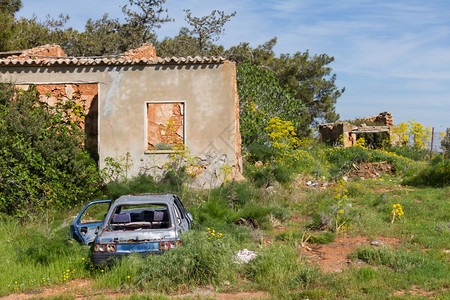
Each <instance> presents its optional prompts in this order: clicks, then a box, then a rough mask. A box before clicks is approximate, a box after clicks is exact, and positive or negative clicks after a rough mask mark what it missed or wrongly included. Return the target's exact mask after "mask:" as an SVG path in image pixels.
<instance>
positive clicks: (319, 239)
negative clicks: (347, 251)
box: [308, 231, 336, 244]
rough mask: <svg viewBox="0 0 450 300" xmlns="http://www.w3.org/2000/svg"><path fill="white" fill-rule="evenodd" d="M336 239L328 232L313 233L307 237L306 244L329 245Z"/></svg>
mask: <svg viewBox="0 0 450 300" xmlns="http://www.w3.org/2000/svg"><path fill="white" fill-rule="evenodd" d="M335 239H336V233H334V232H330V231H324V232H317V233H316V232H314V233H311V234H310V235H309V238H308V242H310V243H312V244H329V243H332V242H334V240H335Z"/></svg>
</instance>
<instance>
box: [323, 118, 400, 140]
mask: <svg viewBox="0 0 450 300" xmlns="http://www.w3.org/2000/svg"><path fill="white" fill-rule="evenodd" d="M393 126H394V121H393V118H392V114H391V113H389V112H382V113H380V114H378V115H376V116H372V117H366V118H362V119H356V120H354V121H348V122H338V123H327V124H320V125H319V133H320V139H321V141H322V142H324V143H326V144H328V145H337V144H342V145H343V146H344V147H351V146H354V145H355V144H356V141H357V140H358V139H359V138H360V137H366V136H368V134H372V136H374V137H377V136H379V138H378V139H377V140H380V141H381V140H383V139H386V138H389V140H390V143H391V145H393V144H396V143H397V141H396V140H395V139H392V138H391V135H390V129H391V127H393Z"/></svg>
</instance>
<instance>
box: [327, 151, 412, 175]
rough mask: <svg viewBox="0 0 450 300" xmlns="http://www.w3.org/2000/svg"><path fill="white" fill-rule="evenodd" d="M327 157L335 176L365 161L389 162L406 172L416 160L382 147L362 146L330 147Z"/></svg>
mask: <svg viewBox="0 0 450 300" xmlns="http://www.w3.org/2000/svg"><path fill="white" fill-rule="evenodd" d="M325 156H326V159H327V161H328V162H329V163H330V173H331V175H332V176H334V177H338V176H340V175H343V174H345V173H346V172H348V171H349V170H351V169H352V168H353V167H354V166H355V165H358V164H360V163H363V162H387V163H388V164H391V165H392V166H394V167H395V171H396V173H402V172H406V171H407V170H408V169H410V168H411V167H412V166H414V165H415V162H414V161H413V160H411V159H409V158H405V157H402V156H399V155H397V154H395V153H392V152H389V151H386V150H381V149H376V150H373V149H367V148H364V147H361V146H354V147H348V148H342V147H339V148H329V149H328V151H326V154H325Z"/></svg>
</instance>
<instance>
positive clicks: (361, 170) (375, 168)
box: [347, 162, 395, 179]
mask: <svg viewBox="0 0 450 300" xmlns="http://www.w3.org/2000/svg"><path fill="white" fill-rule="evenodd" d="M384 174H389V175H394V174H395V167H394V166H392V165H390V164H388V163H387V162H373V163H369V162H363V163H360V164H358V165H356V164H353V168H352V169H351V170H350V171H349V172H348V173H347V176H348V177H349V178H355V177H359V178H361V179H369V178H372V179H376V178H379V177H381V176H383V175H384Z"/></svg>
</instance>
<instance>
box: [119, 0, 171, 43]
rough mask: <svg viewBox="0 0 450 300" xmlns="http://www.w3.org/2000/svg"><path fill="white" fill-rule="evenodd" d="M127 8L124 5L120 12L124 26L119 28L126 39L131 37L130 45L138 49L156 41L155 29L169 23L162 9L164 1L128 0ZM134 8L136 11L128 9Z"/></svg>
mask: <svg viewBox="0 0 450 300" xmlns="http://www.w3.org/2000/svg"><path fill="white" fill-rule="evenodd" d="M128 1H129V6H128V5H124V6H123V7H122V12H123V13H124V14H125V20H126V21H127V23H126V24H124V26H123V27H122V28H121V30H122V32H124V33H126V34H127V36H128V37H132V39H131V41H133V42H131V45H133V47H138V46H140V44H142V43H147V42H154V41H155V40H156V34H155V28H161V26H162V24H164V23H167V22H171V21H172V19H171V18H169V15H168V14H167V9H164V8H163V5H164V3H165V2H166V0H128ZM133 6H136V7H137V11H135V10H132V9H131V8H130V7H133ZM136 43H138V44H136Z"/></svg>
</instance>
